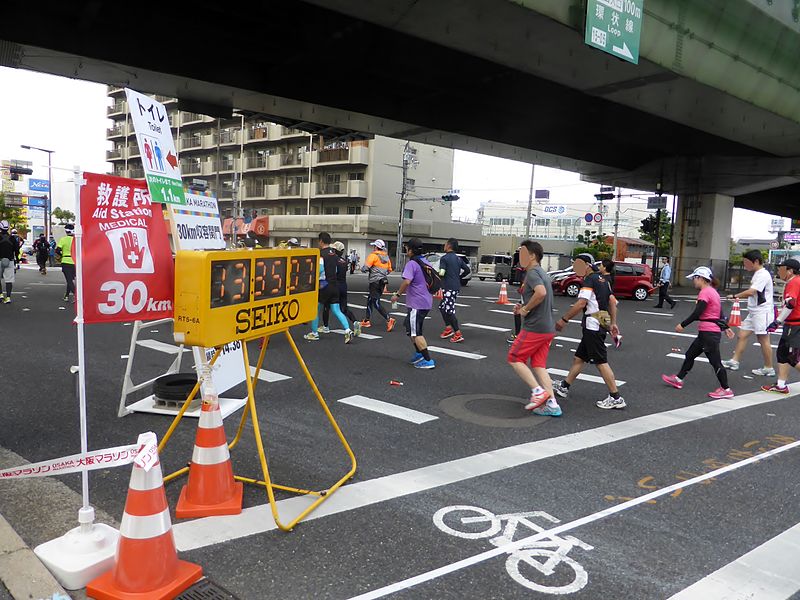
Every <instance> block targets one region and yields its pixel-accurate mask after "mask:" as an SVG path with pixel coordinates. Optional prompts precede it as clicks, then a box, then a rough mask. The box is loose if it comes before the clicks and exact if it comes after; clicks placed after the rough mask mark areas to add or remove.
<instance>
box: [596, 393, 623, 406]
mask: <svg viewBox="0 0 800 600" xmlns="http://www.w3.org/2000/svg"><path fill="white" fill-rule="evenodd" d="M594 404H595V406H596V407H597V408H603V409H606V410H608V409H610V408H625V407H626V406H628V405H627V404H625V398H623V397H622V396H620V397H619V398H612V397H611V395H610V394H609V396H608V397H607V398H606V399H605V400H598V401H597V402H595V403H594Z"/></svg>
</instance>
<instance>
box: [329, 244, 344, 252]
mask: <svg viewBox="0 0 800 600" xmlns="http://www.w3.org/2000/svg"><path fill="white" fill-rule="evenodd" d="M331 248H333V249H334V250H336V251H337V252H344V244H343V243H342V242H333V243H332V244H331Z"/></svg>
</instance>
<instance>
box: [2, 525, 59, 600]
mask: <svg viewBox="0 0 800 600" xmlns="http://www.w3.org/2000/svg"><path fill="white" fill-rule="evenodd" d="M0 581H2V582H3V585H5V586H6V588H7V589H8V591H9V592H10V593H11V595H12V596H13V597H14V598H36V599H43V598H53V599H54V600H62V599H63V600H67V599H68V598H69V596H68V595H67V592H66V591H64V588H62V587H61V585H60V584H59V583H58V581H56V579H55V577H53V575H52V574H51V573H50V571H48V570H47V567H45V566H44V565H43V564H42V562H41V561H40V560H39V559H38V558H37V557H36V555H35V554H34V553H33V550H31V549H30V548H29V547H28V545H27V544H26V543H25V542H24V541H22V538H21V537H19V535H17V532H16V531H14V529H13V528H12V527H11V525H9V524H8V521H6V519H5V518H4V517H3V516H2V515H0Z"/></svg>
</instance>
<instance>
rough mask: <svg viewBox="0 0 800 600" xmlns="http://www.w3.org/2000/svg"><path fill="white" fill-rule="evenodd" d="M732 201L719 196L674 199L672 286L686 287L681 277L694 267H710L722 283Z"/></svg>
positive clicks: (725, 266) (725, 263) (727, 255)
mask: <svg viewBox="0 0 800 600" xmlns="http://www.w3.org/2000/svg"><path fill="white" fill-rule="evenodd" d="M732 220H733V197H732V196H725V195H723V194H700V195H684V196H680V197H679V198H678V206H677V209H676V211H675V228H674V232H673V236H672V256H673V260H672V266H673V281H674V283H675V284H677V285H680V286H683V285H687V280H686V279H685V277H686V276H687V275H688V274H689V273H691V272H692V271H693V270H694V269H695V267H699V266H701V265H705V266H707V267H711V270H712V271H713V272H714V275H715V276H716V277H717V278H719V279H720V281H722V282H723V283H724V281H725V277H726V275H727V268H728V258H729V257H730V241H731V222H732Z"/></svg>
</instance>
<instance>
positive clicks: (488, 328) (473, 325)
mask: <svg viewBox="0 0 800 600" xmlns="http://www.w3.org/2000/svg"><path fill="white" fill-rule="evenodd" d="M461 326H462V327H473V328H475V329H486V330H488V331H510V328H508V327H493V326H491V325H481V324H480V323H462V324H461Z"/></svg>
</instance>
